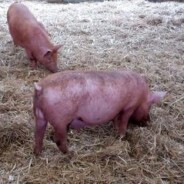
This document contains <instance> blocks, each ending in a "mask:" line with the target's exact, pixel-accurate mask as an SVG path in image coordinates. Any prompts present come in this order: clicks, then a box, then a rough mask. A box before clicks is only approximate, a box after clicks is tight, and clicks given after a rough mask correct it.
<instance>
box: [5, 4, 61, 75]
mask: <svg viewBox="0 0 184 184" xmlns="http://www.w3.org/2000/svg"><path fill="white" fill-rule="evenodd" d="M7 19H8V26H9V31H10V34H11V36H12V38H13V42H14V44H15V45H19V46H21V47H23V48H24V49H25V51H26V53H27V56H28V58H29V60H30V66H31V67H33V68H35V67H36V66H37V64H42V65H44V66H45V67H46V68H47V69H48V70H49V71H51V72H56V71H57V70H58V68H57V52H58V49H59V48H60V47H61V46H60V45H56V46H54V45H53V44H52V43H51V42H50V41H49V37H48V33H47V31H46V30H45V28H44V26H43V25H42V23H40V22H38V21H37V20H36V18H35V17H34V16H33V14H32V13H31V12H30V11H29V9H28V8H27V7H26V6H25V5H23V4H21V3H13V4H12V5H11V6H10V7H9V9H8V13H7Z"/></svg>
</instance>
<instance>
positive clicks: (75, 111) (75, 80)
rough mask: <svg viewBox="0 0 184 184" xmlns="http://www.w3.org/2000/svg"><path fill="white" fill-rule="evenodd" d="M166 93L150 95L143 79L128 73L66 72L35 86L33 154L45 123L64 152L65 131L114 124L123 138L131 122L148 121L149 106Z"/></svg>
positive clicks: (38, 151)
mask: <svg viewBox="0 0 184 184" xmlns="http://www.w3.org/2000/svg"><path fill="white" fill-rule="evenodd" d="M165 94H166V92H150V91H149V88H148V86H147V84H146V82H145V80H144V79H143V78H142V77H141V76H140V75H138V74H137V73H134V72H131V71H112V72H110V71H86V72H80V71H73V72H72V71H66V72H60V73H56V74H52V75H49V76H48V77H46V78H45V79H43V80H41V81H40V82H38V83H35V94H34V115H35V119H36V127H35V128H36V129H35V148H34V153H35V154H40V153H41V151H42V145H43V137H44V133H45V129H46V126H47V122H50V124H51V125H52V126H53V127H54V129H55V138H54V139H55V142H56V144H57V146H58V147H59V149H60V150H61V151H62V152H63V153H66V152H68V148H67V129H68V127H70V128H75V129H78V128H82V127H88V126H94V125H100V124H102V123H106V122H109V121H110V120H113V119H116V121H114V124H115V128H116V129H117V131H118V132H119V134H120V135H121V136H122V135H124V134H125V132H126V128H127V124H128V121H129V120H130V119H132V120H134V121H136V122H138V123H142V122H145V121H147V120H148V119H149V110H150V107H151V106H152V104H154V103H158V102H160V100H161V99H162V98H163V97H164V96H165Z"/></svg>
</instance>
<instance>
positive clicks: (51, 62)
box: [42, 45, 61, 72]
mask: <svg viewBox="0 0 184 184" xmlns="http://www.w3.org/2000/svg"><path fill="white" fill-rule="evenodd" d="M60 47H61V45H57V46H54V48H53V49H52V50H50V49H47V50H46V51H45V53H44V55H43V59H42V64H43V65H44V66H45V67H46V68H47V69H48V70H49V71H51V72H57V71H58V67H57V52H58V50H59V48H60Z"/></svg>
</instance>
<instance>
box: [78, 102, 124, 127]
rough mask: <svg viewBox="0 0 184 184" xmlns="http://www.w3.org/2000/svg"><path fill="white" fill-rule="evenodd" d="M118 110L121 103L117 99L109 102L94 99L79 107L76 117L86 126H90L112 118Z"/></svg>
mask: <svg viewBox="0 0 184 184" xmlns="http://www.w3.org/2000/svg"><path fill="white" fill-rule="evenodd" d="M120 111H121V105H120V102H119V101H110V103H109V102H107V101H102V100H96V101H95V100H94V101H92V102H91V103H89V104H86V105H84V106H83V107H80V110H79V111H78V113H77V117H79V118H80V119H81V120H82V121H83V122H85V123H86V125H87V126H92V125H98V124H102V123H106V122H108V121H110V120H112V119H113V118H115V116H116V115H118V114H119V112H120Z"/></svg>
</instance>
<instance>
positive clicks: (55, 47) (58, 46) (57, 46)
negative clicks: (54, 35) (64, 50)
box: [52, 45, 62, 52]
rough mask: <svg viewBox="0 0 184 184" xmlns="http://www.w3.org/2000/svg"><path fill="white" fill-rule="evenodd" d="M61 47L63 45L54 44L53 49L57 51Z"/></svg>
mask: <svg viewBox="0 0 184 184" xmlns="http://www.w3.org/2000/svg"><path fill="white" fill-rule="evenodd" d="M61 47H62V45H56V46H54V49H53V50H52V51H53V52H57V51H58V50H59V49H60V48H61Z"/></svg>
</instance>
